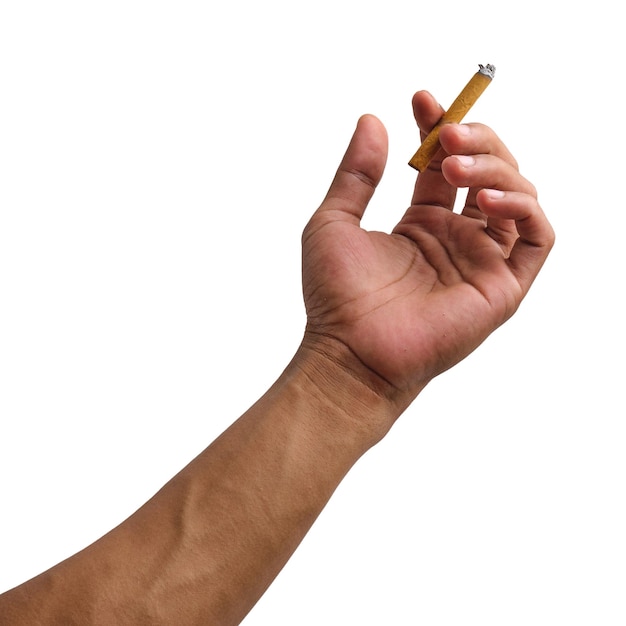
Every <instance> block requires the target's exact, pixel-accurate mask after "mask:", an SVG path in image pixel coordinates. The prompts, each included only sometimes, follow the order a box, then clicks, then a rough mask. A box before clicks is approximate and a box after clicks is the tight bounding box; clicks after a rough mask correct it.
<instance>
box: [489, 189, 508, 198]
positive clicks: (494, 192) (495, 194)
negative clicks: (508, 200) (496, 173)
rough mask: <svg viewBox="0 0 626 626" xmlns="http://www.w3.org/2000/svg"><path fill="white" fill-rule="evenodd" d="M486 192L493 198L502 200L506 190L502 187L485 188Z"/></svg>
mask: <svg viewBox="0 0 626 626" xmlns="http://www.w3.org/2000/svg"><path fill="white" fill-rule="evenodd" d="M485 193H486V194H487V197H488V198H491V199H492V200H500V199H501V198H504V191H502V190H501V189H485Z"/></svg>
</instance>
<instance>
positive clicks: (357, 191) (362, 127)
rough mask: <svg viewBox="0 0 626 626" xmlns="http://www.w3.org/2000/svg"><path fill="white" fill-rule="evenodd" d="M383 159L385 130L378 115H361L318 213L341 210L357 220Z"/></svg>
mask: <svg viewBox="0 0 626 626" xmlns="http://www.w3.org/2000/svg"><path fill="white" fill-rule="evenodd" d="M386 162H387V131H386V130H385V127H384V126H383V124H382V122H381V121H380V120H379V119H378V118H376V117H374V116H373V115H364V116H363V117H361V118H360V119H359V121H358V123H357V127H356V130H355V131H354V134H353V135H352V139H351V140H350V144H349V145H348V149H347V150H346V153H345V155H344V157H343V159H342V161H341V164H340V165H339V169H338V170H337V173H336V174H335V177H334V179H333V182H332V183H331V185H330V188H329V189H328V193H327V194H326V197H325V198H324V202H322V205H321V206H320V208H319V209H318V213H321V212H325V211H341V212H342V213H343V214H344V216H346V217H348V218H349V219H350V218H351V219H353V220H355V221H356V222H357V223H358V222H359V221H360V220H361V218H362V217H363V213H364V212H365V208H366V207H367V204H368V202H369V201H370V199H371V197H372V196H373V195H374V191H375V189H376V186H377V185H378V183H379V182H380V179H381V178H382V175H383V171H384V169H385V163H386Z"/></svg>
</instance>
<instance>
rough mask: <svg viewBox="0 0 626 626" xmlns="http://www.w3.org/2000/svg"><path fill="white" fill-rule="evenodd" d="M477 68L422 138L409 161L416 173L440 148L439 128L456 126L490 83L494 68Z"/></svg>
mask: <svg viewBox="0 0 626 626" xmlns="http://www.w3.org/2000/svg"><path fill="white" fill-rule="evenodd" d="M478 67H479V68H480V69H479V70H478V72H476V74H474V76H472V78H471V80H470V81H469V83H467V85H465V87H464V88H463V91H461V93H460V94H459V95H458V96H457V97H456V100H455V101H454V102H453V103H452V104H451V105H450V108H449V109H448V110H447V111H446V112H445V113H444V114H443V115H442V116H441V119H440V120H439V121H438V122H437V123H436V124H435V126H434V127H433V129H432V130H431V131H430V132H429V133H428V135H426V137H424V141H422V145H421V146H420V147H419V149H418V151H417V152H416V153H415V154H414V155H413V158H412V159H411V160H410V161H409V165H410V166H411V167H414V168H415V169H416V170H417V171H418V172H423V171H424V170H425V169H426V168H427V167H428V164H429V163H430V161H431V159H432V158H433V157H434V156H435V154H436V153H437V150H439V148H440V147H441V146H440V144H439V131H440V130H441V127H442V126H443V125H444V124H449V123H450V122H452V123H455V124H458V123H459V122H460V121H461V120H462V119H463V118H464V117H465V114H466V113H467V112H468V111H469V110H470V109H471V108H472V107H473V106H474V104H475V103H476V100H478V98H479V97H480V95H481V94H482V92H483V91H485V89H487V87H488V86H489V84H490V83H491V80H492V78H493V77H494V75H495V73H496V68H495V66H493V65H484V66H483V65H479V66H478Z"/></svg>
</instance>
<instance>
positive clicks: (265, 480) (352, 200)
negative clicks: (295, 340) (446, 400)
mask: <svg viewBox="0 0 626 626" xmlns="http://www.w3.org/2000/svg"><path fill="white" fill-rule="evenodd" d="M413 108H414V113H415V118H416V120H417V123H418V125H419V127H420V128H421V129H422V132H426V131H428V129H429V128H430V127H431V126H432V125H433V124H434V123H435V122H436V121H437V120H438V119H439V117H440V116H441V114H442V110H441V109H440V107H439V106H438V105H437V104H436V102H435V101H434V99H433V98H432V96H430V94H428V93H427V92H419V93H417V94H416V95H415V97H414V99H413ZM440 140H441V144H442V150H441V151H440V153H439V155H438V156H437V157H436V159H435V160H434V161H433V163H432V164H431V165H430V166H429V168H428V170H426V171H425V172H423V173H422V174H420V175H419V177H418V180H417V183H416V185H415V191H414V195H413V200H412V204H411V206H410V207H409V209H408V210H407V211H406V213H405V214H404V216H403V217H402V219H401V220H400V222H399V223H398V225H397V226H396V228H395V229H394V230H393V232H392V233H391V234H384V233H378V232H366V231H364V230H362V229H361V228H360V219H361V217H362V215H363V212H364V211H365V208H366V206H367V203H368V201H369V200H370V198H371V197H372V195H373V193H374V190H375V187H376V185H377V184H378V182H379V180H380V178H381V176H382V174H383V169H384V166H385V160H386V155H387V136H386V132H385V129H384V128H383V126H382V124H381V123H380V122H379V121H378V120H377V119H376V118H374V117H372V116H364V117H363V118H361V119H360V120H359V123H358V125H357V128H356V131H355V133H354V136H353V138H352V141H351V143H350V146H349V147H348V150H347V152H346V155H345V157H344V159H343V161H342V163H341V165H340V167H339V169H338V171H337V175H336V176H335V179H334V180H333V183H332V185H331V187H330V189H329V191H328V194H327V196H326V198H325V199H324V201H323V203H322V205H321V206H320V208H319V209H318V210H317V211H316V212H315V214H314V215H313V217H312V218H311V220H310V222H309V224H308V225H307V227H306V228H305V231H304V234H303V238H302V246H303V291H304V299H305V303H306V309H307V326H306V330H305V334H304V338H303V341H302V344H301V346H300V348H299V349H298V351H297V353H296V354H295V356H294V358H293V360H292V361H291V363H290V364H289V365H288V366H287V368H286V369H285V371H284V373H283V374H282V375H281V377H280V378H279V379H278V380H277V381H276V383H275V384H274V385H273V386H272V387H271V388H270V389H269V390H268V392H267V393H266V394H265V395H264V396H263V397H262V398H261V399H260V400H259V401H258V402H257V403H256V404H255V405H254V406H253V407H251V408H250V409H249V410H248V411H247V412H246V413H245V414H244V415H243V416H242V417H241V418H239V420H237V421H236V422H235V423H234V424H233V425H232V426H231V427H230V428H228V429H227V430H226V431H225V432H224V433H223V434H222V435H221V436H220V437H218V438H217V439H216V440H215V441H214V442H213V443H212V444H211V445H210V446H209V447H208V448H207V449H206V450H205V451H204V452H203V453H202V454H200V455H199V456H198V457H197V458H196V459H195V460H193V461H192V462H191V463H190V464H189V465H188V466H187V467H186V468H184V469H183V470H182V471H181V472H180V473H179V474H178V475H177V476H175V477H174V478H173V479H172V480H171V481H170V482H169V483H168V484H167V485H165V486H164V487H163V489H161V491H159V492H158V493H157V494H156V495H155V496H154V497H153V498H152V499H151V500H150V501H148V502H147V503H146V504H145V505H144V506H143V507H142V508H140V509H139V510H138V511H137V512H136V513H135V514H134V515H132V516H131V517H130V518H129V519H128V520H126V521H125V522H124V523H122V524H121V525H120V526H118V527H117V528H115V529H113V530H112V531H111V532H110V533H108V534H107V535H105V536H104V537H103V538H101V539H100V540H98V541H97V542H95V543H94V544H93V545H91V546H89V547H88V548H86V549H85V550H83V551H82V552H80V553H78V554H77V555H74V556H73V557H71V558H69V559H67V560H66V561H64V562H62V563H60V564H59V565H57V566H55V567H54V568H52V569H51V570H49V571H47V572H44V573H43V574H41V575H39V576H38V577H36V578H34V579H32V580H31V581H28V582H26V583H24V584H23V585H21V586H19V587H17V588H15V589H13V590H11V591H8V592H7V593H5V594H4V595H2V596H0V616H2V623H3V624H5V623H6V624H8V625H15V626H22V625H24V626H26V625H28V626H36V625H38V624H64V625H67V624H81V626H84V625H87V624H116V625H123V624H151V625H158V624H177V625H180V626H184V625H187V624H219V625H231V624H238V623H239V622H240V621H241V620H242V619H243V618H244V617H245V615H246V614H247V613H248V611H249V610H250V609H251V608H252V607H253V606H254V604H255V603H256V601H257V600H258V599H259V597H260V596H261V595H262V594H263V592H264V591H265V590H266V589H267V587H268V586H269V585H270V584H271V582H272V580H273V579H274V578H275V576H276V574H277V573H278V572H279V571H280V569H281V568H282V567H283V565H284V564H285V563H286V562H287V560H288V559H289V557H290V556H291V554H292V553H293V552H294V550H295V549H296V548H297V546H298V544H299V543H300V541H301V540H302V538H303V537H304V535H305V534H306V532H307V531H308V529H309V528H310V526H311V525H312V524H313V522H314V521H315V519H316V517H317V516H318V514H319V513H320V511H321V510H322V509H323V507H324V506H325V504H326V502H327V501H328V499H329V498H330V497H331V495H332V493H333V491H334V490H335V488H336V487H337V485H338V484H339V483H340V482H341V480H342V478H343V477H344V476H345V474H346V473H347V472H348V471H349V470H350V468H351V467H352V466H353V465H354V463H355V462H356V461H357V460H358V459H359V458H360V456H361V455H362V454H363V453H364V452H365V451H367V450H368V449H369V448H371V447H372V446H373V445H375V444H376V443H377V442H378V441H380V439H381V438H383V437H384V436H385V434H386V433H387V431H388V430H389V428H391V426H392V425H393V423H394V421H395V420H396V419H397V418H398V416H399V415H400V414H401V413H402V412H403V411H404V410H405V409H406V407H407V406H408V405H409V404H410V403H411V402H412V401H413V400H414V399H415V397H416V396H417V395H418V394H419V392H420V391H421V390H422V389H423V388H424V387H425V385H426V384H428V382H429V381H430V380H432V378H434V377H435V376H437V375H438V374H439V373H441V372H442V371H444V370H446V369H448V368H449V367H452V366H453V365H454V364H456V363H458V362H459V361H460V360H461V359H463V358H464V357H465V356H467V355H468V354H469V353H470V352H471V351H472V350H474V349H475V348H476V347H477V346H478V345H479V344H480V343H481V342H482V341H483V340H484V339H485V338H486V337H487V336H488V335H489V334H490V333H491V332H492V331H493V330H495V329H496V328H497V327H498V326H499V325H500V324H502V323H503V322H504V321H506V320H507V319H508V318H509V317H510V316H511V315H512V314H513V313H514V312H515V311H516V309H517V307H518V306H519V304H520V302H521V300H522V298H523V297H524V296H525V294H526V293H527V291H528V289H529V287H530V285H531V283H532V282H533V280H534V278H535V277H536V275H537V273H538V272H539V270H540V268H541V266H542V264H543V262H544V261H545V259H546V257H547V255H548V253H549V251H550V249H551V247H552V245H553V242H554V234H553V231H552V228H551V227H550V224H549V223H548V221H547V220H546V218H545V216H544V215H543V212H542V211H541V208H540V207H539V204H538V203H537V196H536V192H535V189H534V187H533V185H532V184H531V183H529V182H528V181H527V180H526V179H524V178H523V177H522V176H521V175H520V173H519V171H518V168H517V164H516V162H515V160H514V158H513V157H512V156H511V154H510V153H509V151H508V150H507V149H506V147H505V146H504V145H503V144H502V142H501V141H500V140H499V139H498V137H497V136H496V135H495V134H494V133H493V131H491V130H490V129H489V128H487V127H485V126H482V125H478V124H470V125H449V126H446V127H444V128H443V129H442V131H441V136H440ZM449 155H455V156H449ZM459 156H461V158H459ZM463 156H471V159H463V158H462V157H463ZM459 187H468V188H469V193H468V197H467V202H466V205H465V208H464V209H463V211H462V213H461V214H457V213H454V212H452V210H451V209H452V207H453V203H454V199H455V196H456V190H457V188H459ZM493 190H496V191H493Z"/></svg>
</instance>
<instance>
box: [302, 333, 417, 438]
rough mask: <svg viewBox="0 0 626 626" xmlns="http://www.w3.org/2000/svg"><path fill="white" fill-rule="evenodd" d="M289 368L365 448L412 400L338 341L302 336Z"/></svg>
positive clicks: (380, 434) (315, 335)
mask: <svg viewBox="0 0 626 626" xmlns="http://www.w3.org/2000/svg"><path fill="white" fill-rule="evenodd" d="M290 367H295V368H297V369H298V370H299V371H301V372H302V373H303V374H304V378H305V380H306V385H307V387H308V392H309V393H311V394H315V395H316V396H318V397H319V398H320V400H321V401H322V402H324V403H326V404H327V405H328V406H329V407H332V408H333V410H335V411H336V412H337V414H338V416H340V418H341V420H342V423H344V424H345V425H346V427H347V428H352V429H353V430H354V433H355V435H356V436H359V437H361V438H362V440H363V444H364V446H366V447H371V446H373V445H375V444H376V443H378V441H380V440H381V439H382V438H383V437H384V436H385V435H386V434H387V432H388V431H389V429H390V428H391V426H392V425H393V424H394V422H395V421H396V419H397V418H398V417H399V416H400V415H401V414H402V412H403V411H404V410H405V409H406V408H407V407H408V406H409V404H410V403H411V401H412V400H413V399H414V398H415V396H416V393H415V391H413V392H412V393H410V394H409V393H408V392H402V391H400V390H398V389H397V388H396V387H394V386H393V385H392V384H391V383H389V382H388V381H387V380H385V379H384V378H383V377H381V376H380V375H379V374H377V373H376V372H375V371H373V370H372V369H371V368H369V367H367V365H365V364H364V363H363V362H362V361H361V360H360V359H359V358H358V357H357V356H356V355H355V354H354V353H353V352H352V351H351V350H350V349H349V347H347V346H346V345H345V344H343V343H342V342H341V341H339V340H338V339H336V338H334V337H329V336H325V335H321V334H319V333H314V332H310V331H307V332H306V333H305V335H304V338H303V340H302V343H301V345H300V347H299V349H298V351H297V353H296V355H295V357H294V359H293V361H292V363H291V366H290ZM420 391H421V389H420Z"/></svg>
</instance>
